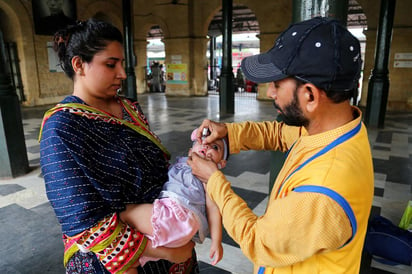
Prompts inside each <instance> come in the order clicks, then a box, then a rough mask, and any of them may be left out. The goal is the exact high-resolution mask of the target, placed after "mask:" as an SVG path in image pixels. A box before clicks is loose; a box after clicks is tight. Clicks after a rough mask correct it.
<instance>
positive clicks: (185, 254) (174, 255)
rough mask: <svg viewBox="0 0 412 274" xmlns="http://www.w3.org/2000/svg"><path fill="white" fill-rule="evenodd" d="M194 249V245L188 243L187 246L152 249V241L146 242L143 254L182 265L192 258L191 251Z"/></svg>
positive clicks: (190, 242)
mask: <svg viewBox="0 0 412 274" xmlns="http://www.w3.org/2000/svg"><path fill="white" fill-rule="evenodd" d="M194 247H195V243H194V242H192V241H189V242H188V243H187V244H185V245H184V246H181V247H176V248H168V247H161V246H159V247H156V248H154V247H152V241H150V240H148V241H147V246H146V249H145V251H144V252H143V255H144V256H148V257H155V258H160V259H165V260H168V261H169V262H172V263H183V262H186V261H187V260H188V259H190V258H191V257H192V251H193V248H194Z"/></svg>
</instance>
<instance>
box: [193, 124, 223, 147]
mask: <svg viewBox="0 0 412 274" xmlns="http://www.w3.org/2000/svg"><path fill="white" fill-rule="evenodd" d="M204 128H207V129H209V132H210V134H209V136H207V137H206V139H204V140H202V132H203V129H204ZM226 136H227V127H226V124H224V123H218V122H214V121H211V120H209V119H205V120H203V122H202V124H201V125H200V127H199V128H198V130H197V141H198V142H199V143H200V144H209V143H211V142H213V141H215V140H217V139H222V138H224V137H226Z"/></svg>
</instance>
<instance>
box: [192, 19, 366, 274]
mask: <svg viewBox="0 0 412 274" xmlns="http://www.w3.org/2000/svg"><path fill="white" fill-rule="evenodd" d="M360 69H361V56H360V45H359V41H358V40H357V39H356V38H355V37H353V36H352V34H351V33H350V32H349V31H348V30H347V29H346V28H345V27H344V26H342V25H340V24H339V23H338V22H337V21H336V20H332V19H327V18H321V17H317V18H313V19H310V20H307V21H303V22H300V23H297V24H293V25H291V26H290V27H289V28H288V29H287V30H285V31H284V32H283V33H282V34H281V35H280V37H279V38H278V39H277V40H276V42H275V45H274V46H273V48H272V49H270V50H269V51H268V52H266V53H263V54H259V55H256V56H251V57H247V58H245V59H244V60H243V61H242V71H243V73H244V74H245V77H246V78H248V79H250V80H252V81H254V82H257V83H263V82H269V83H270V84H269V88H268V91H267V94H268V96H269V97H270V98H272V99H273V100H274V104H275V107H276V109H277V110H278V112H279V114H280V115H281V116H282V118H283V122H276V121H273V122H243V123H227V124H222V123H216V122H213V121H210V120H205V121H203V123H202V124H201V126H200V127H199V130H198V132H202V129H203V128H205V127H207V128H208V129H209V131H210V132H211V133H210V135H209V136H208V138H206V139H205V141H204V142H206V143H207V142H211V141H212V140H214V139H217V138H222V137H227V138H228V141H229V147H230V153H238V152H239V151H240V150H248V149H254V150H281V151H284V152H287V158H286V160H285V163H284V165H283V167H282V169H281V170H280V172H279V174H278V176H277V178H276V180H275V184H274V187H273V190H272V193H271V194H270V197H269V201H268V205H267V209H266V212H265V214H264V215H263V216H260V217H259V216H256V215H255V214H254V213H253V212H252V210H251V209H250V208H248V206H247V204H246V203H245V202H244V201H243V200H242V199H241V198H240V197H239V196H238V195H236V194H235V193H234V192H233V191H232V189H231V187H230V183H229V182H228V181H227V179H226V178H225V176H224V175H223V174H222V173H221V172H220V171H218V169H217V167H216V165H214V164H213V163H212V162H210V161H206V160H204V159H201V158H200V157H198V156H197V155H196V154H194V153H193V155H192V158H191V159H189V160H188V163H189V165H190V166H191V167H192V170H193V174H194V175H196V176H197V177H198V178H200V179H201V180H202V181H203V182H204V183H205V184H206V188H207V192H208V193H209V195H210V197H211V199H212V200H213V201H215V202H216V204H217V205H218V207H219V209H220V212H221V213H222V218H223V225H224V226H225V228H226V230H227V231H228V233H229V234H230V236H231V237H232V238H233V239H234V240H235V241H236V242H237V243H238V244H239V245H240V248H241V249H242V252H243V253H244V254H245V255H246V256H247V257H248V258H249V259H250V260H251V261H252V262H253V263H254V266H255V272H256V273H334V274H336V273H359V268H360V260H361V254H362V248H363V243H364V237H365V233H366V229H367V222H368V217H369V213H370V209H371V205H372V199H373V187H374V186H373V166H372V157H371V152H370V146H369V141H368V135H367V132H366V128H365V126H364V125H363V123H362V122H361V117H362V114H361V112H360V110H359V109H358V108H357V107H354V106H351V104H350V99H351V98H353V97H354V96H356V94H357V89H358V80H359V75H360ZM198 138H200V136H198Z"/></svg>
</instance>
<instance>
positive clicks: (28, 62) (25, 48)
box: [0, 1, 40, 106]
mask: <svg viewBox="0 0 412 274" xmlns="http://www.w3.org/2000/svg"><path fill="white" fill-rule="evenodd" d="M0 10H1V11H3V12H2V16H1V19H0V28H1V30H2V32H3V35H4V39H5V41H7V42H15V43H16V48H17V52H18V56H19V60H20V62H19V64H20V67H19V69H20V73H21V79H22V83H23V90H24V95H25V98H26V101H25V102H23V104H24V105H30V106H32V105H37V104H39V101H40V100H39V97H40V89H39V78H38V70H39V67H38V66H39V64H38V62H36V59H35V58H34V56H36V55H37V54H36V48H35V43H34V39H33V37H34V33H33V28H32V27H31V26H32V25H33V22H32V20H31V16H29V14H28V13H27V9H26V8H25V7H24V6H23V5H22V4H21V3H20V2H19V1H8V2H7V3H6V2H5V1H0Z"/></svg>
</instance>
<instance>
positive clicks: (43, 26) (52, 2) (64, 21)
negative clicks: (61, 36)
mask: <svg viewBox="0 0 412 274" xmlns="http://www.w3.org/2000/svg"><path fill="white" fill-rule="evenodd" d="M45 3H46V6H47V8H48V9H49V12H50V14H49V15H48V16H45V17H42V18H40V19H39V20H38V23H37V30H36V33H37V34H48V35H53V34H54V33H55V32H56V31H58V30H59V29H62V28H65V27H66V26H67V25H72V24H75V22H76V20H75V19H73V18H70V17H68V16H66V15H65V14H64V12H63V0H45Z"/></svg>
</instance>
